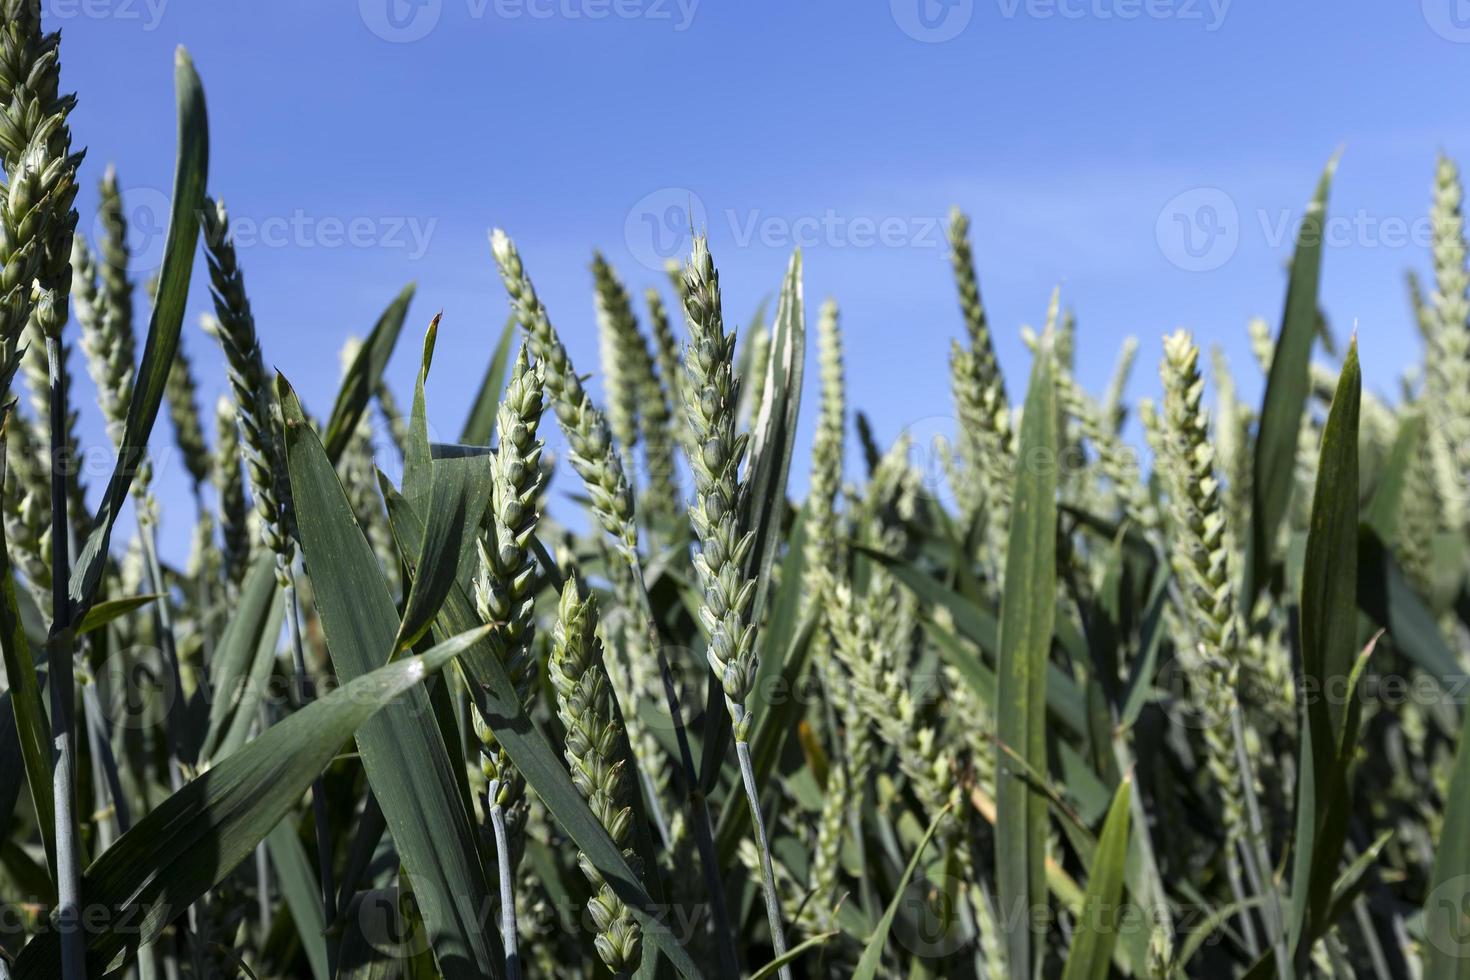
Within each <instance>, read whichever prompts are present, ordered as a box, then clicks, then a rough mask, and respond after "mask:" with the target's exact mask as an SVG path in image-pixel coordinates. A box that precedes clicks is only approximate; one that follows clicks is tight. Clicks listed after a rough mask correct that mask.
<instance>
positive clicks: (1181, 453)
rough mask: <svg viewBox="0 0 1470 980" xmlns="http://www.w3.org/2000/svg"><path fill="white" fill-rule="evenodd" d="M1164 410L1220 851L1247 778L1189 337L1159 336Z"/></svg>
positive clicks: (1231, 610)
mask: <svg viewBox="0 0 1470 980" xmlns="http://www.w3.org/2000/svg"><path fill="white" fill-rule="evenodd" d="M1160 374H1161V375H1162V377H1163V382H1164V414H1163V418H1162V425H1161V429H1160V439H1161V447H1160V448H1161V454H1160V458H1159V465H1160V468H1161V470H1162V473H1163V476H1164V480H1165V483H1166V485H1167V488H1168V494H1169V519H1170V520H1169V525H1170V527H1169V534H1170V546H1169V554H1170V558H1171V562H1172V564H1173V567H1174V574H1175V576H1176V578H1177V580H1178V583H1179V597H1180V601H1181V606H1182V611H1183V613H1184V618H1185V620H1186V623H1187V628H1188V629H1189V632H1190V635H1191V636H1192V638H1193V640H1194V652H1195V654H1196V656H1197V657H1198V659H1199V661H1200V667H1201V669H1200V670H1198V671H1197V672H1196V673H1195V676H1196V677H1197V679H1198V681H1199V690H1200V693H1201V697H1200V707H1201V709H1202V711H1203V714H1204V717H1205V724H1204V727H1203V733H1204V739H1205V744H1206V749H1207V752H1206V763H1207V766H1208V768H1209V771H1210V773H1211V775H1212V777H1213V779H1214V782H1215V785H1216V788H1217V789H1218V791H1219V793H1220V797H1221V800H1222V803H1223V805H1224V812H1223V815H1222V822H1223V823H1224V826H1225V831H1226V837H1227V845H1228V846H1227V856H1228V860H1229V861H1231V862H1232V863H1233V862H1234V861H1235V856H1234V853H1233V850H1234V845H1235V844H1236V843H1237V842H1240V841H1242V840H1244V839H1246V837H1247V833H1248V826H1247V823H1246V813H1245V794H1246V792H1248V791H1249V785H1248V783H1249V784H1250V785H1253V783H1254V776H1253V775H1251V773H1249V772H1247V771H1243V770H1242V768H1241V765H1240V756H1239V754H1238V748H1237V737H1236V733H1237V729H1236V728H1235V727H1234V726H1233V725H1232V720H1233V718H1234V717H1235V715H1236V713H1237V711H1238V705H1239V695H1238V693H1237V692H1238V685H1239V672H1240V662H1241V650H1240V625H1239V624H1240V621H1239V613H1238V611H1237V609H1236V600H1235V587H1234V583H1233V579H1232V578H1231V575H1230V571H1231V568H1230V566H1231V559H1230V543H1231V536H1230V535H1229V533H1228V528H1227V525H1226V521H1225V511H1224V507H1223V506H1222V503H1221V486H1220V481H1219V478H1218V477H1217V476H1216V474H1215V448H1214V445H1213V444H1212V443H1211V442H1210V439H1209V422H1208V419H1207V418H1206V413H1205V411H1204V409H1203V408H1202V407H1201V398H1202V396H1203V393H1204V379H1203V378H1202V377H1201V376H1200V371H1199V348H1198V347H1196V346H1195V344H1194V342H1193V340H1192V339H1191V338H1190V336H1189V334H1188V333H1186V332H1185V331H1183V330H1180V331H1176V332H1175V333H1173V334H1170V335H1169V336H1168V337H1165V338H1164V361H1163V365H1162V367H1161V368H1160Z"/></svg>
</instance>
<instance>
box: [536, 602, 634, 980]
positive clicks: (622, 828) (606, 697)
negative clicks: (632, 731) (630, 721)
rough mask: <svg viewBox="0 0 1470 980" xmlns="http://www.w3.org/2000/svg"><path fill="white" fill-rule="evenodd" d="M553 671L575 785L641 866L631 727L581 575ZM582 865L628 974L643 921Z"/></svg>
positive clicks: (595, 914)
mask: <svg viewBox="0 0 1470 980" xmlns="http://www.w3.org/2000/svg"><path fill="white" fill-rule="evenodd" d="M548 671H549V674H550V677H551V686H552V690H553V691H555V692H556V711H557V716H558V717H559V718H560V719H561V723H562V725H563V727H565V729H566V742H565V745H564V749H563V755H564V756H565V757H566V761H567V766H568V768H570V770H571V774H572V784H573V785H574V786H576V788H577V792H579V793H581V794H582V798H583V799H585V800H586V801H587V805H588V807H589V808H590V809H591V810H592V813H593V815H594V816H595V817H596V818H597V820H598V822H599V823H601V824H602V826H603V828H604V829H605V830H606V831H607V833H608V836H609V837H611V838H612V840H613V843H614V844H615V845H617V847H618V848H619V849H621V850H622V852H623V856H624V857H625V858H627V859H628V861H629V863H630V864H631V865H632V866H633V868H634V870H635V872H636V871H637V870H638V867H639V865H638V860H637V857H636V855H635V854H634V853H633V849H632V841H633V811H632V807H631V802H630V801H631V799H632V792H633V787H632V784H631V780H630V778H629V765H630V761H629V755H628V748H627V746H628V741H627V733H626V732H625V731H624V729H623V723H622V717H621V714H620V713H619V711H618V709H617V704H616V702H615V700H614V698H613V690H612V684H611V683H610V682H609V681H608V677H607V670H606V668H605V667H604V665H603V659H602V642H601V641H600V640H599V639H598V637H597V601H596V599H595V598H594V597H592V596H586V597H585V598H584V597H583V595H582V590H581V584H580V583H579V582H578V581H577V579H576V576H575V575H573V576H571V577H569V578H568V579H567V582H566V585H565V586H563V588H562V593H561V601H560V603H559V604H558V606H557V617H556V626H555V628H554V629H553V631H552V636H551V656H550V661H549V664H548ZM578 864H579V865H580V866H581V868H582V873H583V874H584V875H585V876H586V878H587V881H588V883H589V884H590V885H591V886H592V888H593V895H592V897H591V898H590V899H588V901H587V911H588V912H589V913H590V914H591V916H592V920H593V923H594V924H595V925H596V927H597V935H596V938H595V939H594V940H593V942H594V944H595V945H596V948H597V954H598V956H599V957H600V958H601V959H602V962H603V963H604V964H606V966H607V968H608V969H609V970H611V971H612V972H613V974H614V975H616V976H619V977H625V976H628V975H630V974H631V973H632V971H633V970H634V969H635V968H636V967H637V966H638V963H639V959H640V949H641V943H642V933H641V930H640V929H639V926H638V922H637V920H636V919H635V918H634V917H633V913H632V911H631V910H630V909H629V908H628V907H627V905H625V904H624V903H623V901H622V899H620V898H619V897H618V896H617V893H616V892H614V891H613V889H612V887H611V886H610V885H609V884H608V883H607V881H606V880H604V879H603V877H602V874H601V873H600V872H599V871H598V870H597V869H596V868H595V867H593V865H592V862H590V861H588V860H587V858H586V856H585V855H579V856H578Z"/></svg>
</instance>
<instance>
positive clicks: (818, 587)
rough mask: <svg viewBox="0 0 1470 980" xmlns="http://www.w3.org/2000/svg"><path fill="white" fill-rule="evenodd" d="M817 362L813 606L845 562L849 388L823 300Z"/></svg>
mask: <svg viewBox="0 0 1470 980" xmlns="http://www.w3.org/2000/svg"><path fill="white" fill-rule="evenodd" d="M817 359H818V364H819V365H820V374H821V380H822V404H821V409H820V412H819V414H818V416H817V432H816V435H815V436H813V437H812V472H811V487H810V489H809V490H808V492H807V524H806V575H807V578H808V580H809V581H810V583H811V587H810V588H809V589H808V598H809V600H811V601H817V599H818V597H819V596H820V594H821V591H822V590H823V589H825V588H826V580H827V576H831V575H835V574H836V573H837V570H838V569H839V568H840V567H841V564H842V561H843V558H842V550H841V541H840V540H839V534H838V523H837V508H836V503H837V491H838V490H839V489H840V488H841V486H842V460H843V445H844V442H845V438H846V429H847V388H846V382H845V379H844V377H843V369H842V329H841V326H840V325H839V323H838V315H837V303H836V301H835V300H830V299H829V300H827V301H826V302H825V303H823V304H822V311H821V314H820V316H819V317H818V319H817Z"/></svg>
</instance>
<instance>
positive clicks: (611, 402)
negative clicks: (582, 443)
mask: <svg viewBox="0 0 1470 980" xmlns="http://www.w3.org/2000/svg"><path fill="white" fill-rule="evenodd" d="M592 275H593V279H594V282H595V285H596V299H597V303H596V305H597V327H598V334H599V336H600V337H601V341H602V369H603V390H604V391H605V392H606V395H607V408H608V424H609V427H610V428H611V429H612V433H613V435H614V437H615V438H616V439H617V440H618V443H619V445H620V446H621V448H622V451H623V454H624V459H625V460H627V461H629V462H630V463H631V461H632V459H633V452H634V447H635V446H637V445H640V444H641V445H642V447H643V454H644V461H645V464H646V466H647V481H648V482H647V486H646V487H645V489H644V492H643V494H642V496H641V498H640V506H641V509H642V510H643V512H644V513H643V518H644V521H645V523H647V524H649V525H651V526H653V527H657V528H667V527H670V526H672V525H673V523H674V521H675V520H676V519H677V518H678V513H679V488H678V482H677V479H676V475H677V474H676V473H675V470H674V432H673V410H672V408H671V407H670V403H669V399H668V395H667V392H666V391H665V386H664V383H663V380H662V378H661V370H660V367H659V365H658V363H657V362H656V361H655V358H654V354H653V352H652V351H651V350H650V349H649V346H648V342H647V340H645V339H644V336H643V333H642V332H641V331H640V330H639V329H638V318H637V316H636V315H635V314H634V312H633V302H632V299H631V298H630V297H629V296H628V291H627V289H626V288H625V287H624V286H623V284H622V282H621V281H620V280H619V279H618V277H617V273H616V272H614V271H613V268H612V266H610V265H608V263H607V260H606V259H604V258H603V257H602V253H601V252H595V253H593V256H592ZM651 312H652V313H653V315H654V317H655V321H657V319H658V318H662V319H663V322H662V323H661V324H660V323H658V322H655V324H654V331H655V334H658V333H659V332H663V333H667V332H668V329H669V327H668V320H667V316H666V315H665V314H664V311H663V306H662V304H661V303H659V304H657V305H656V306H654V307H653V308H652V310H651ZM670 339H671V338H670ZM660 343H662V341H660Z"/></svg>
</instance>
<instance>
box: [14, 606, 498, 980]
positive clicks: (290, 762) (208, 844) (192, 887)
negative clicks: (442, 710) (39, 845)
mask: <svg viewBox="0 0 1470 980" xmlns="http://www.w3.org/2000/svg"><path fill="white" fill-rule="evenodd" d="M484 634H485V631H484V630H477V631H473V632H471V633H467V634H464V635H461V636H457V637H454V638H453V639H451V640H448V641H446V642H445V643H441V644H439V645H438V646H436V647H435V648H434V649H433V650H431V651H430V652H429V653H427V654H425V655H424V656H422V657H408V658H404V659H402V660H399V661H396V662H394V663H392V664H389V665H387V666H385V667H380V668H379V669H377V670H376V671H372V672H368V673H366V674H364V675H362V676H359V677H357V678H355V679H353V680H351V681H349V682H347V683H346V684H344V685H343V686H342V687H340V688H338V689H337V690H335V691H333V692H332V693H330V694H328V695H327V696H326V697H324V698H322V699H321V700H319V701H315V702H313V703H312V704H310V705H307V706H306V707H305V708H303V709H302V710H300V711H298V712H296V713H294V714H292V715H290V716H289V717H287V718H285V719H284V720H283V721H280V722H278V723H277V724H275V725H272V726H271V727H270V728H268V729H266V730H265V731H264V732H262V733H261V735H260V736H259V737H258V738H256V739H255V740H254V741H252V742H251V743H250V744H249V745H247V746H245V747H244V748H242V749H241V750H240V751H238V752H236V753H235V754H234V755H232V756H230V757H229V758H228V759H226V760H224V761H223V762H221V763H220V764H219V765H217V766H215V767H213V768H212V769H210V770H208V771H207V772H205V773H204V774H202V775H200V776H198V777H196V778H195V779H194V780H192V781H191V782H189V783H187V784H186V785H185V786H184V787H183V788H182V789H181V790H179V791H178V792H177V793H175V794H173V795H172V796H170V797H169V798H168V799H167V800H164V801H163V802H162V803H161V804H159V805H158V806H157V807H155V808H154V809H153V810H152V811H151V812H150V813H149V814H148V815H147V816H146V817H144V818H143V819H142V820H140V821H138V822H137V823H136V824H134V825H133V828H132V829H131V830H130V831H128V832H127V833H126V834H124V835H123V836H121V837H119V838H118V839H117V840H116V841H115V842H114V843H113V845H112V846H111V847H110V848H108V849H107V850H106V851H105V852H103V854H102V856H101V857H99V858H97V860H96V861H94V862H92V865H91V866H90V867H89V868H87V870H86V872H85V873H84V874H83V875H82V894H83V895H85V896H87V902H88V904H89V907H91V908H94V909H105V910H108V911H109V912H111V913H113V915H112V916H111V917H100V916H97V915H93V916H92V917H90V918H86V919H84V922H83V924H84V926H85V928H86V930H87V963H88V971H89V974H91V975H94V976H100V975H101V974H102V973H103V972H104V970H105V969H106V968H107V966H108V965H109V964H111V963H112V962H114V959H115V957H117V956H118V955H119V954H124V953H132V952H133V951H135V950H136V949H137V948H138V946H139V945H142V944H146V943H149V942H152V941H153V940H154V939H156V938H157V937H158V935H159V933H160V932H161V931H162V930H163V928H164V926H166V925H168V923H169V922H170V921H172V920H173V919H174V918H176V917H177V916H180V915H182V914H183V913H184V911H185V910H186V909H187V908H188V907H189V905H190V904H192V903H193V902H194V901H195V900H197V899H198V898H199V897H200V896H201V895H203V894H204V893H205V892H206V891H208V890H209V889H210V888H212V887H214V886H215V885H216V884H218V883H219V882H220V881H222V880H223V879H224V877H225V876H226V875H227V874H229V872H230V871H231V870H233V869H234V868H235V866H236V865H238V864H239V863H240V862H241V861H243V860H245V859H246V858H247V857H249V856H250V854H251V853H252V852H253V851H254V850H255V846H256V845H257V844H259V843H260V842H261V841H262V840H264V839H265V837H266V835H267V834H269V833H270V832H271V830H272V829H273V828H274V827H275V826H276V824H278V823H280V821H281V818H282V817H284V816H285V815H286V814H287V813H289V812H290V811H291V810H292V808H293V807H295V806H296V805H297V803H298V802H299V801H300V799H301V796H302V794H303V793H305V792H306V789H307V787H308V786H310V785H311V782H312V780H314V779H315V778H316V777H317V775H318V774H319V773H320V772H321V771H322V770H323V769H324V768H326V766H327V763H328V762H330V761H331V760H332V757H333V756H334V755H335V754H336V752H337V748H338V746H340V745H341V744H342V743H343V742H345V741H346V740H348V739H349V738H351V737H352V733H353V732H354V731H357V730H358V728H359V727H360V726H361V725H362V724H363V723H364V722H366V721H368V720H369V719H370V718H372V717H373V715H374V714H376V713H377V712H379V711H380V710H381V709H383V707H384V705H389V704H392V703H393V702H394V701H396V700H398V699H400V698H402V697H403V696H404V695H405V694H406V693H407V692H410V691H412V690H414V689H415V688H418V687H419V686H421V684H422V682H423V680H424V678H425V677H427V676H429V675H430V674H431V673H433V672H434V671H436V670H438V669H439V668H440V667H442V666H444V665H445V664H446V663H448V662H449V661H450V660H451V659H453V658H454V657H457V656H459V655H460V654H461V653H463V652H464V651H465V650H467V649H469V647H470V646H471V645H472V644H473V643H474V642H475V641H476V640H478V639H480V638H481V637H483V636H484ZM60 975H61V949H60V944H59V943H58V941H57V934H56V933H55V932H52V931H49V930H48V931H46V932H42V933H40V934H39V935H37V936H36V937H35V938H33V939H32V940H31V941H30V942H29V943H27V944H26V946H25V948H24V949H23V950H22V951H21V954H20V957H19V958H18V959H17V961H16V964H15V970H14V976H15V978H16V980H31V978H34V980H50V978H52V977H57V976H60Z"/></svg>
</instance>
